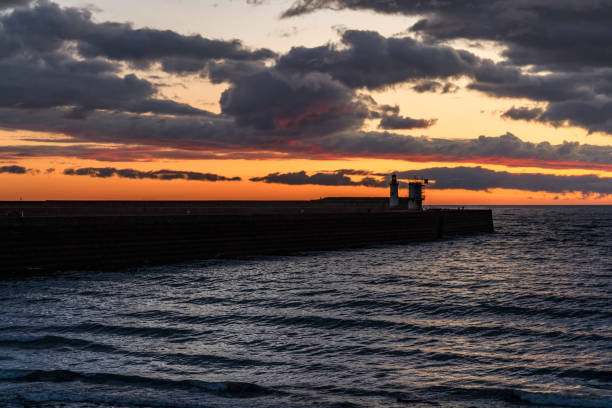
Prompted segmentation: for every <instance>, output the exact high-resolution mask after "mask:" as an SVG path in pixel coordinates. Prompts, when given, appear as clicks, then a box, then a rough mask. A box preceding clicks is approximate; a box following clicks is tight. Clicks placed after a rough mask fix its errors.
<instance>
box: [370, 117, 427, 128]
mask: <svg viewBox="0 0 612 408" xmlns="http://www.w3.org/2000/svg"><path fill="white" fill-rule="evenodd" d="M437 121H438V120H437V119H413V118H408V117H404V116H399V115H387V116H384V117H383V118H382V119H381V121H380V124H379V125H378V127H379V128H381V129H427V128H429V127H431V126H433V125H435V124H436V122H437Z"/></svg>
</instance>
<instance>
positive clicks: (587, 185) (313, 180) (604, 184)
mask: <svg viewBox="0 0 612 408" xmlns="http://www.w3.org/2000/svg"><path fill="white" fill-rule="evenodd" d="M351 172H354V173H357V174H369V175H370V176H369V177H364V178H363V179H361V180H351V179H350V178H349V177H347V175H350V174H351ZM395 174H397V176H398V179H399V180H400V181H401V180H408V179H412V178H414V177H416V178H428V179H433V180H435V184H429V185H428V186H427V188H428V189H436V190H449V189H461V190H471V191H488V190H491V189H496V188H499V189H513V190H523V191H543V192H549V193H561V194H563V193H574V192H578V193H581V194H583V195H594V194H596V195H610V194H612V178H610V177H598V176H596V175H592V174H591V175H584V176H557V175H551V174H541V173H510V172H507V171H494V170H489V169H485V168H482V167H454V168H451V167H433V168H428V169H421V170H407V171H400V172H396V173H395ZM372 176H375V177H372ZM250 180H251V181H254V182H265V183H278V184H287V185H305V184H314V185H322V186H367V187H385V188H387V187H388V185H389V175H388V174H376V173H371V172H368V171H364V170H357V171H355V170H348V171H347V170H337V171H332V172H319V173H315V174H312V175H308V174H307V173H306V172H304V171H300V172H295V173H272V174H268V175H267V176H264V177H254V178H251V179H250ZM401 184H402V187H403V188H405V184H404V183H401Z"/></svg>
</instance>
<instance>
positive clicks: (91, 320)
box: [0, 206, 612, 408]
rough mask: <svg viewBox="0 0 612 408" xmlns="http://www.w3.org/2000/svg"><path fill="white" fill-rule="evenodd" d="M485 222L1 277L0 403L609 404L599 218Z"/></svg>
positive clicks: (597, 211) (607, 220) (555, 212)
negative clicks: (489, 229) (357, 243)
mask: <svg viewBox="0 0 612 408" xmlns="http://www.w3.org/2000/svg"><path fill="white" fill-rule="evenodd" d="M493 214H494V215H493V216H494V221H495V230H496V232H495V233H493V234H478V235H473V236H466V237H454V238H447V239H443V240H440V241H436V242H427V243H414V244H407V245H381V246H375V247H369V248H362V249H351V250H342V251H330V252H310V253H300V254H296V255H292V256H279V257H260V258H248V259H231V260H223V259H215V260H202V261H194V262H190V263H183V264H176V265H168V266H157V267H144V266H143V267H137V268H132V269H129V270H126V271H120V272H116V271H115V272H105V271H72V272H64V273H59V274H56V275H52V276H29V277H24V278H19V279H17V278H12V279H3V280H0V406H1V407H11V408H13V407H36V408H47V407H65V408H85V407H97V408H99V407H102V408H107V407H120V408H135V407H138V408H148V407H151V408H152V407H189V408H191V407H193V408H196V407H197V408H200V407H336V408H340V407H347V408H348V407H350V408H353V407H355V408H356V407H465V408H471V407H539V406H547V407H548V406H552V407H612V207H611V206H548V207H544V206H542V207H494V208H493ZM108 256H109V257H112V256H113V254H112V253H109V254H108Z"/></svg>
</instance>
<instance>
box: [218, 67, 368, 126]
mask: <svg viewBox="0 0 612 408" xmlns="http://www.w3.org/2000/svg"><path fill="white" fill-rule="evenodd" d="M232 82H233V83H232V85H231V86H230V87H229V88H228V89H227V90H225V91H224V92H223V94H222V95H221V101H220V104H221V110H222V112H223V113H224V114H226V115H229V116H231V117H233V118H235V120H236V123H237V124H238V125H240V126H252V127H254V128H256V129H258V130H263V131H271V130H275V131H277V132H282V133H284V134H295V133H307V134H308V135H315V134H320V135H327V134H331V133H334V132H337V131H341V130H346V129H358V128H360V127H361V125H362V123H363V120H364V119H365V118H366V117H367V116H368V115H369V109H368V107H367V106H366V104H365V103H364V102H363V101H362V100H360V98H359V97H358V96H357V95H356V94H355V92H354V91H353V90H351V89H350V88H347V87H346V86H344V85H343V84H342V83H340V82H338V81H336V80H334V79H332V78H331V77H330V76H329V75H327V74H322V73H316V72H315V73H307V74H297V73H295V74H286V73H282V72H279V71H277V70H276V69H266V70H257V71H255V72H254V73H252V74H250V75H243V74H242V72H241V73H240V74H239V75H238V77H237V78H233V79H232Z"/></svg>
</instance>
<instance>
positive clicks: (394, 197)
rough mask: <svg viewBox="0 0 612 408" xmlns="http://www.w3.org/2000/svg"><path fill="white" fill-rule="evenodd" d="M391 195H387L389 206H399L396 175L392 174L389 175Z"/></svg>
mask: <svg viewBox="0 0 612 408" xmlns="http://www.w3.org/2000/svg"><path fill="white" fill-rule="evenodd" d="M389 186H390V187H391V196H390V197H389V207H390V208H398V207H399V184H398V182H397V176H396V175H395V174H394V175H392V176H391V184H389Z"/></svg>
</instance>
